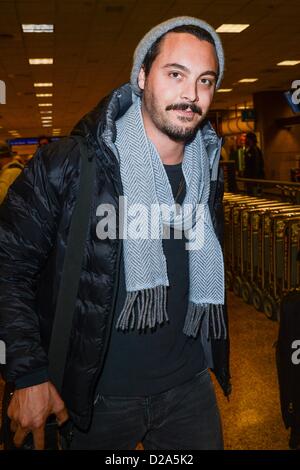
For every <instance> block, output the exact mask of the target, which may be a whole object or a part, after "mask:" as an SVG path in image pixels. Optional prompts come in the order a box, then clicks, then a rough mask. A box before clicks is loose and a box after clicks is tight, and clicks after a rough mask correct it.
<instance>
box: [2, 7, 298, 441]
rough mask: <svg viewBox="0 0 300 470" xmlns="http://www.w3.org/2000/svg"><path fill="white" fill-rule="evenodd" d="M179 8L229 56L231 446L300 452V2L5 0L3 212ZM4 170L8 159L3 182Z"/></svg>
mask: <svg viewBox="0 0 300 470" xmlns="http://www.w3.org/2000/svg"><path fill="white" fill-rule="evenodd" d="M177 16H192V17H196V18H200V19H202V20H204V21H206V22H207V23H209V24H210V25H212V26H213V28H214V29H215V30H216V32H217V33H218V34H219V36H220V38H221V41H222V44H223V48H224V54H225V70H224V78H223V81H222V83H221V85H220V87H219V89H218V90H216V91H215V94H214V98H213V101H212V104H211V106H210V109H209V112H208V115H207V118H208V120H209V121H210V123H211V125H212V126H213V128H214V130H215V132H216V133H217V135H218V136H219V137H220V138H222V149H221V157H220V168H221V169H222V170H223V174H224V198H223V212H224V242H223V252H224V270H225V287H226V298H227V304H228V320H229V337H230V373H231V384H232V393H231V394H230V396H229V397H225V396H224V394H223V392H222V390H221V388H220V386H219V384H218V383H217V381H216V379H215V377H214V375H213V374H211V376H212V380H213V382H214V385H215V390H216V395H217V400H218V405H219V408H220V412H221V418H222V425H223V437H224V448H225V450H289V449H296V448H300V399H299V397H300V350H299V347H300V336H299V335H300V47H299V45H300V21H299V18H300V2H299V0H32V1H31V0H0V87H1V88H0V142H1V145H0V150H1V152H4V149H5V146H7V148H9V151H10V157H9V158H10V159H9V162H10V163H11V162H12V163H13V165H14V170H15V172H16V179H15V182H12V183H11V184H12V186H11V187H10V189H9V188H6V190H5V194H3V196H2V194H1V193H0V195H1V198H0V214H1V205H2V204H3V205H4V206H5V201H6V199H7V198H9V194H10V192H11V191H13V190H14V189H13V188H14V185H15V184H16V185H17V184H18V183H17V182H18V179H19V175H20V174H21V173H22V172H23V169H24V168H26V167H27V165H31V162H32V159H34V158H35V153H36V150H37V149H40V148H41V147H43V146H44V145H45V146H48V145H49V146H51V145H55V144H54V143H56V144H57V143H58V142H59V141H60V140H62V139H66V138H67V136H68V135H69V134H70V132H71V131H72V129H73V127H74V126H75V125H76V123H77V122H78V121H79V120H80V119H81V118H82V116H84V115H85V114H86V113H88V112H89V111H90V110H92V109H93V108H94V107H95V106H96V105H97V104H98V103H99V102H100V101H101V100H102V99H103V98H104V97H106V96H107V95H109V94H110V93H111V91H112V90H114V89H116V88H118V87H120V86H121V85H123V84H125V83H127V82H128V81H129V80H130V72H131V68H132V61H133V53H134V50H135V48H136V46H137V44H138V43H139V41H140V40H141V38H142V37H143V36H144V34H146V32H147V31H149V30H150V29H151V28H152V27H154V26H155V25H157V24H159V23H161V22H162V21H165V20H168V19H170V18H173V17H177ZM3 155H4V153H3ZM249 155H250V160H251V158H252V160H251V161H250V163H249ZM254 159H255V162H256V163H255V165H251V162H253V161H254ZM6 163H7V160H6ZM4 170H5V165H4V166H3V167H2V165H1V158H0V189H1V172H2V173H3V172H4ZM1 190H2V189H1ZM0 222H1V221H0ZM0 251H1V247H0ZM0 273H1V266H0ZM1 276H2V274H1V275H0V284H1ZM291 296H293V297H292V298H293V299H294V300H293V302H296V303H297V302H298V303H297V307H296V308H295V309H294V310H293V314H292V313H290V317H288V313H289V312H287V310H288V308H289V306H290V304H288V305H287V306H286V304H285V299H286V298H289V299H291ZM0 297H1V295H0ZM290 302H291V300H290ZM0 305H2V304H1V302H0ZM283 315H285V317H284V318H283ZM292 315H294V317H293V318H292ZM297 315H298V316H297ZM296 317H297V318H296ZM0 318H1V312H0ZM289 321H290V324H289ZM292 322H294V323H292ZM287 323H288V324H289V326H288V327H287V326H286V324H287ZM292 324H294V327H292V326H291V325H292ZM281 325H285V327H286V330H285V333H286V334H291V337H292V340H293V343H292V346H291V349H290V355H289V354H288V357H289V359H291V357H294V358H295V361H294V362H293V364H292V367H290V364H289V365H287V366H286V369H285V370H287V369H288V368H289V371H290V373H289V375H288V374H283V373H282V371H281V372H280V367H285V366H284V365H282V363H281V364H280V365H279V362H278V338H279V331H280V328H281ZM0 326H1V320H0ZM289 327H290V328H293V333H294V336H293V335H292V333H291V332H287V330H288V328H289ZM281 334H284V332H282V333H281ZM297 334H298V337H297ZM0 339H1V338H0ZM297 348H298V349H297ZM293 353H294V356H293ZM280 374H281V375H280ZM4 375H5V374H3V378H2V379H1V377H0V396H1V395H2V392H3V389H4ZM286 381H288V383H286ZM296 382H297V383H296ZM291 384H293V386H294V389H293V387H292V385H291ZM287 389H289V390H290V396H289V403H288V406H289V411H288V413H287V414H286V412H285V410H284V409H283V408H284V406H285V404H283V401H284V397H285V392H286V390H287ZM293 393H294V395H293ZM297 394H298V398H297ZM291 397H292V398H291ZM297 400H298V402H297ZM2 419H3V416H2ZM1 448H3V446H2V447H1ZM137 448H141V449H142V448H143V446H142V444H139V443H137Z"/></svg>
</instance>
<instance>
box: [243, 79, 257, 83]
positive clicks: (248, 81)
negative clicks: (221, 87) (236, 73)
mask: <svg viewBox="0 0 300 470" xmlns="http://www.w3.org/2000/svg"><path fill="white" fill-rule="evenodd" d="M257 80H258V78H242V80H239V83H253V82H256V81H257Z"/></svg>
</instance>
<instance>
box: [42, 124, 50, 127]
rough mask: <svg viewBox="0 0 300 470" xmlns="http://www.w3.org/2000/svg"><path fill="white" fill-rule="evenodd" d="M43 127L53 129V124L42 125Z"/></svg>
mask: <svg viewBox="0 0 300 470" xmlns="http://www.w3.org/2000/svg"><path fill="white" fill-rule="evenodd" d="M42 126H43V127H52V124H42Z"/></svg>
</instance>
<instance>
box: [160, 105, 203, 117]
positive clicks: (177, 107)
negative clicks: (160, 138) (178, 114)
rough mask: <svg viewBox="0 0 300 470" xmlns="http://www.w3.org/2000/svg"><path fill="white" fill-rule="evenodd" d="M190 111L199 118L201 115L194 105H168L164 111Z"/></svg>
mask: <svg viewBox="0 0 300 470" xmlns="http://www.w3.org/2000/svg"><path fill="white" fill-rule="evenodd" d="M187 109H190V110H191V111H192V112H193V113H197V114H199V115H200V116H201V115H202V110H201V108H199V106H197V105H196V104H194V103H177V104H170V105H169V106H167V107H166V111H171V110H179V111H186V110H187Z"/></svg>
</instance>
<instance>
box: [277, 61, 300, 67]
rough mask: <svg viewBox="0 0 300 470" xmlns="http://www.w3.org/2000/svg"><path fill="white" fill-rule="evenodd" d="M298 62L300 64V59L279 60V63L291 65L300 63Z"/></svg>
mask: <svg viewBox="0 0 300 470" xmlns="http://www.w3.org/2000/svg"><path fill="white" fill-rule="evenodd" d="M298 64H300V60H283V61H282V62H278V64H277V65H287V66H291V65H298Z"/></svg>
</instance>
